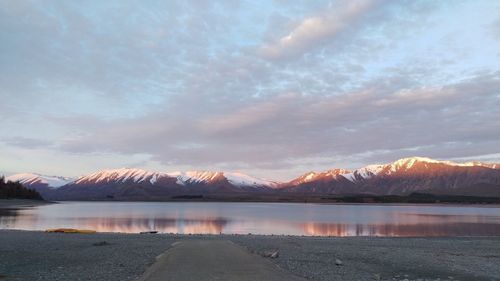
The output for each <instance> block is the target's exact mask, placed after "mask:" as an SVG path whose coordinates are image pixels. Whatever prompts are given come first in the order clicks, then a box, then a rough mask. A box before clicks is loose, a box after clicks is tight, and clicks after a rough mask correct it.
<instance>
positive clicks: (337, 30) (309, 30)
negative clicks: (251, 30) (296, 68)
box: [260, 0, 379, 59]
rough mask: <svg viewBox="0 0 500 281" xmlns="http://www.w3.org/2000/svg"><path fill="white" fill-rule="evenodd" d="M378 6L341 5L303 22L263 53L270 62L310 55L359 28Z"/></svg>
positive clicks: (366, 0) (365, 0)
mask: <svg viewBox="0 0 500 281" xmlns="http://www.w3.org/2000/svg"><path fill="white" fill-rule="evenodd" d="M376 2H379V1H374V0H356V1H341V2H340V3H338V4H336V5H334V6H333V7H330V8H328V9H327V11H325V12H323V13H321V14H319V15H314V16H310V17H307V18H305V19H303V20H302V21H301V22H300V23H298V24H297V26H295V27H294V28H293V29H292V30H291V31H290V32H289V33H288V34H287V35H286V36H283V37H281V38H280V39H279V40H277V41H276V42H272V43H270V44H268V45H266V46H264V47H262V49H261V50H260V53H261V54H262V56H263V57H265V58H268V59H280V58H285V57H292V56H297V55H301V54H303V53H305V52H308V51H310V50H311V49H314V48H317V47H319V46H321V45H322V44H324V43H326V42H328V41H332V40H335V38H336V37H337V36H339V35H340V34H341V33H342V32H346V31H347V30H349V29H350V28H351V27H352V26H353V25H356V24H357V21H358V20H360V19H361V18H362V17H363V16H366V13H368V12H369V11H370V10H371V9H372V8H373V7H375V6H376V5H377V3H376Z"/></svg>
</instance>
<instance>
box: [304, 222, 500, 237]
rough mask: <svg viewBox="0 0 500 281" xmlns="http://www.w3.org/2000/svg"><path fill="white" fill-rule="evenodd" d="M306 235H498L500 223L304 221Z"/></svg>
mask: <svg viewBox="0 0 500 281" xmlns="http://www.w3.org/2000/svg"><path fill="white" fill-rule="evenodd" d="M302 227H303V229H304V232H305V233H306V235H313V236H339V237H345V236H391V237H396V236H397V237H418V236H425V237H431V236H432V237H437V236H498V235H500V224H492V223H443V224H368V225H363V224H333V223H305V224H303V225H302Z"/></svg>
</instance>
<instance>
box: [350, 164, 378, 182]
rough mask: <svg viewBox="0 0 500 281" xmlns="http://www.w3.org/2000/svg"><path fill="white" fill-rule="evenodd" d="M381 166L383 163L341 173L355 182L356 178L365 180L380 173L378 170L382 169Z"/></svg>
mask: <svg viewBox="0 0 500 281" xmlns="http://www.w3.org/2000/svg"><path fill="white" fill-rule="evenodd" d="M383 168H384V165H368V166H366V167H363V168H360V169H357V170H354V171H352V172H350V173H346V174H342V176H343V177H345V178H346V179H348V180H349V181H351V182H355V181H357V180H365V179H369V178H371V177H373V176H376V175H378V174H379V173H380V171H382V169H383Z"/></svg>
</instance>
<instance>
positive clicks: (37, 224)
mask: <svg viewBox="0 0 500 281" xmlns="http://www.w3.org/2000/svg"><path fill="white" fill-rule="evenodd" d="M499 210H500V209H499V208H498V207H491V208H483V207H473V206H472V207H471V206H459V207H457V206H424V205H420V206H418V205H406V206H391V205H385V206H381V205H320V204H295V203H294V204H270V203H151V202H64V203H61V204H53V205H44V206H38V207H33V208H26V209H18V210H8V211H4V212H0V229H24V230H45V229H48V228H60V227H67V228H80V229H93V230H96V231H98V232H123V233H138V232H142V231H152V230H155V231H158V232H160V233H179V234H219V233H224V234H233V233H234V234H247V233H253V234H277V235H279V234H285V235H313V236H498V235H500V212H499Z"/></svg>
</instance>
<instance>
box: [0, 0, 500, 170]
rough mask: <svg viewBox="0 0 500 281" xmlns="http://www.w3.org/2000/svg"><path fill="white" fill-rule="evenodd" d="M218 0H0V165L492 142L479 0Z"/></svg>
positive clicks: (165, 160) (205, 160)
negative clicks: (460, 0)
mask: <svg viewBox="0 0 500 281" xmlns="http://www.w3.org/2000/svg"><path fill="white" fill-rule="evenodd" d="M235 3H236V2H234V1H222V2H210V3H208V2H207V3H201V2H200V1H168V2H157V1H151V2H145V3H142V2H141V3H139V2H137V3H136V2H128V3H123V2H122V1H114V0H110V1H106V3H101V2H99V1H86V2H58V1H48V2H44V3H43V4H41V3H37V2H33V3H30V4H26V3H25V2H19V3H18V2H9V4H6V5H0V27H1V28H0V41H1V42H5V43H4V44H1V45H0V61H1V62H2V63H1V64H0V84H1V85H2V87H1V88H0V98H1V101H2V102H0V116H1V119H2V121H3V123H2V126H3V130H2V132H0V140H2V143H1V144H0V148H2V149H3V154H2V155H4V157H3V159H0V168H2V169H3V170H8V171H11V170H13V168H12V167H11V166H12V164H11V163H14V162H15V163H17V164H16V165H17V166H16V167H21V166H22V165H26V166H27V167H28V168H27V169H29V170H36V169H37V167H38V169H41V170H43V169H48V168H46V167H45V166H44V165H42V164H40V163H43V162H44V160H46V162H47V163H57V159H60V160H59V164H57V165H59V169H69V168H67V167H73V168H75V167H76V166H74V165H76V164H74V163H73V162H77V161H75V159H79V158H81V159H86V160H85V161H82V163H83V162H84V163H86V164H82V166H81V167H80V168H81V169H82V170H85V171H89V170H94V169H95V167H96V166H98V167H100V168H101V167H106V166H108V167H116V166H117V165H118V166H126V165H128V164H129V163H131V162H133V163H150V164H149V165H151V166H155V168H156V169H160V168H161V169H162V168H168V169H175V170H177V169H183V168H187V169H196V168H203V169H229V170H231V169H240V170H242V169H243V170H245V171H248V172H253V171H258V172H259V173H261V175H263V176H265V177H269V178H274V177H275V175H276V174H277V173H282V174H281V176H280V177H282V176H283V175H285V174H286V175H285V176H286V177H288V176H292V175H295V174H298V173H300V172H303V171H304V170H311V169H326V168H330V167H332V166H335V165H336V164H337V163H343V164H342V166H347V165H345V164H350V163H356V165H362V164H367V163H370V162H379V161H381V160H384V161H385V160H392V159H393V158H397V157H400V156H408V155H419V154H420V155H424V156H431V157H432V156H439V157H442V158H447V157H453V158H455V157H469V156H473V155H484V154H491V153H495V152H496V150H497V148H496V147H499V146H498V145H499V143H498V139H499V135H498V131H499V130H498V124H497V123H496V122H495V121H496V120H498V119H499V116H498V111H497V110H495V108H498V107H499V101H498V99H499V97H498V90H497V89H498V88H499V82H498V80H499V77H498V76H499V74H498V71H499V67H498V65H499V63H498V60H496V59H495V58H498V57H497V56H496V55H497V54H498V50H497V49H495V48H494V47H491V46H493V45H492V44H489V42H491V41H494V40H495V39H493V38H489V37H486V36H493V34H492V32H491V25H487V24H485V23H491V22H493V20H495V19H497V18H498V16H497V15H495V17H494V18H492V16H491V14H492V13H486V14H484V13H483V12H484V11H485V10H486V9H485V7H486V6H488V5H489V4H488V3H486V2H485V3H482V4H481V5H479V4H475V3H476V2H475V1H471V2H464V5H449V4H447V3H440V4H436V2H435V1H383V0H373V1H369V0H365V1H362V0H361V1H332V2H331V3H330V2H329V1H315V2H312V1H302V2H299V1H297V2H294V3H288V2H286V3H285V2H283V1H266V2H260V3H254V2H238V3H236V4H235ZM488 10H491V11H493V10H494V9H492V8H491V9H488ZM124 14H126V15H127V17H123V15H124ZM477 14H484V19H483V16H482V17H476V16H475V15H477ZM459 21H465V22H466V23H467V25H465V26H466V27H467V28H466V30H465V29H464V28H463V26H461V25H457V24H456V22H459ZM485 28H488V29H487V30H484V29H485ZM472 35H473V36H474V37H472V38H474V40H471V39H470V38H471V37H470V36H472ZM494 42H497V41H494ZM6 151H7V152H9V153H7V154H6V153H5V152H6ZM18 155H23V157H24V158H23V161H21V160H19V159H20V158H19V157H18ZM96 155H104V156H102V157H101V158H99V157H98V156H96ZM30 157H31V158H39V159H40V161H26V159H29V158H30ZM93 157H94V158H93ZM91 158H93V159H98V160H91ZM127 158H131V159H132V158H133V159H134V161H128V160H126V159H127ZM68 159H70V160H68ZM64 161H71V162H72V164H74V165H65V164H64ZM33 163H35V164H33ZM2 165H3V167H2ZM30 165H34V166H33V167H32V168H30V167H31V166H30ZM52 165H56V164H52ZM353 165H354V164H353ZM35 166H36V167H35ZM4 167H5V168H4ZM16 169H18V168H16ZM19 169H20V168H19ZM57 169H58V168H57V167H55V166H54V167H51V170H50V171H51V173H54V171H56V170H57ZM269 170H272V171H269ZM21 171H22V169H21ZM266 171H267V172H266ZM75 173H76V174H78V173H77V172H74V171H70V172H69V173H68V174H75Z"/></svg>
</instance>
